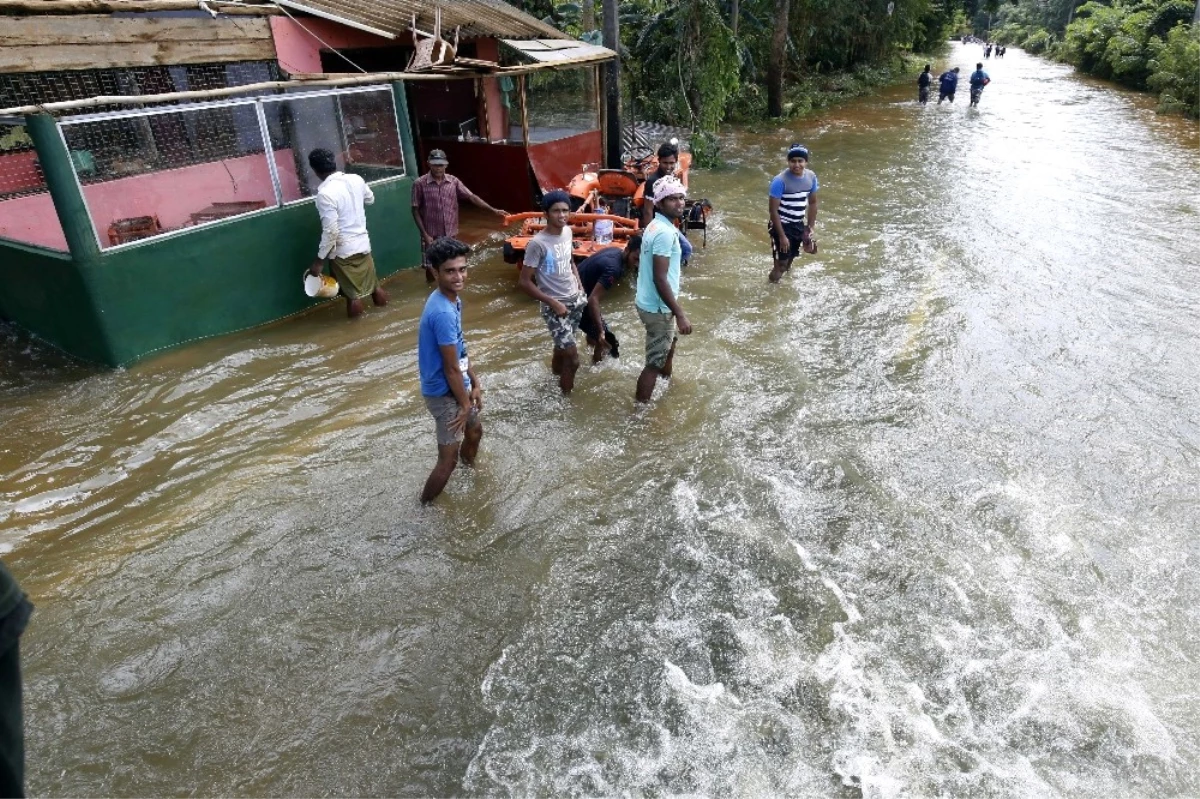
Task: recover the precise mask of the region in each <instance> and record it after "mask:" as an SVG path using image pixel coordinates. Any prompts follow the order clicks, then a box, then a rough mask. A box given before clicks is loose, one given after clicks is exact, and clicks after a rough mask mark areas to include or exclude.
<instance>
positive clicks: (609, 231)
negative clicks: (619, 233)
mask: <svg viewBox="0 0 1200 799" xmlns="http://www.w3.org/2000/svg"><path fill="white" fill-rule="evenodd" d="M592 238H593V239H595V241H596V243H597V244H609V243H611V242H612V240H613V223H612V220H611V219H597V220H596V227H595V229H594V230H593V235H592Z"/></svg>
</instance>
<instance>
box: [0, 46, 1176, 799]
mask: <svg viewBox="0 0 1200 799" xmlns="http://www.w3.org/2000/svg"><path fill="white" fill-rule="evenodd" d="M979 53H980V48H978V47H969V48H958V49H956V50H955V51H954V54H955V55H954V58H953V59H952V60H951V61H950V62H949V63H950V64H959V65H961V66H962V67H963V68H964V81H963V85H964V88H963V91H961V92H960V93H959V97H958V102H956V103H955V104H954V106H952V107H947V106H942V107H940V108H939V107H935V106H933V105H932V104H931V105H930V106H929V107H927V108H921V107H919V106H918V105H917V104H916V103H915V102H913V99H914V96H915V93H916V90H915V85H914V86H913V87H911V88H910V87H908V86H904V87H899V88H897V89H895V90H891V91H886V92H883V93H882V94H880V95H879V96H876V97H873V98H870V99H866V100H863V101H859V102H855V103H852V104H850V105H848V106H846V107H843V108H840V109H837V110H834V111H830V112H827V113H825V114H823V115H819V116H816V117H812V118H809V119H805V120H802V121H800V122H796V123H792V124H790V125H788V126H780V127H773V126H763V127H762V128H761V129H758V130H754V131H750V130H733V131H729V132H728V136H727V137H726V140H725V141H726V149H725V155H726V157H727V158H728V160H729V167H728V168H727V169H725V170H722V171H707V172H702V171H698V172H696V173H694V174H693V177H692V187H693V190H694V193H695V194H699V195H702V196H707V197H708V198H710V199H711V201H712V202H713V204H714V205H715V206H716V209H717V211H716V214H715V217H714V225H713V227H712V229H711V230H710V231H709V238H708V243H707V247H706V248H705V249H704V250H702V251H700V253H699V254H698V255H697V257H696V258H695V262H694V264H693V266H692V267H691V268H690V271H688V272H687V273H686V274H685V277H684V291H683V297H682V301H683V304H684V306H685V308H686V309H687V311H688V312H689V316H690V317H691V320H692V322H693V324H694V325H695V329H696V332H695V334H694V335H692V336H691V337H690V338H686V339H684V340H683V341H682V342H681V345H680V352H679V356H678V358H677V360H676V366H675V372H676V375H675V378H674V380H672V381H671V383H670V385H669V387H668V388H666V390H661V389H660V391H659V392H658V393H657V394H656V399H655V401H654V402H653V403H652V404H651V405H650V406H648V407H646V408H643V409H641V410H638V409H635V407H634V403H633V389H634V381H635V378H636V375H637V373H638V371H639V370H640V367H641V363H642V361H641V348H642V340H643V339H642V331H641V328H640V325H639V323H638V320H637V316H636V314H635V312H634V308H633V291H632V288H631V287H629V286H623V287H620V288H618V289H617V290H616V291H615V292H614V293H612V294H611V295H610V297H609V299H608V303H607V306H606V310H607V312H608V314H609V318H610V322H611V323H612V325H613V327H614V329H615V330H616V332H617V333H618V335H620V336H621V337H622V340H623V351H622V357H621V359H620V360H619V361H618V362H608V363H605V364H603V365H602V366H600V367H591V366H586V367H585V368H583V369H582V370H581V371H580V374H579V377H578V380H577V388H576V391H575V393H574V395H573V396H572V397H571V398H570V399H569V400H564V399H563V398H562V397H560V396H559V394H558V390H557V386H556V383H555V381H554V378H553V377H552V376H551V375H550V372H549V368H548V362H549V352H550V345H549V339H548V337H547V336H546V334H545V332H544V329H543V327H542V323H541V321H540V318H539V316H538V313H537V310H536V307H535V306H534V304H533V303H532V302H531V301H529V300H528V299H526V298H524V297H523V295H520V294H518V292H517V291H516V289H515V273H514V271H513V268H512V267H509V266H507V265H505V264H504V263H503V262H502V261H501V258H500V246H499V239H498V238H493V239H491V240H490V241H489V242H488V243H487V244H486V246H484V247H483V248H482V249H481V251H480V252H479V254H478V255H477V256H476V257H475V258H474V259H473V265H474V269H473V271H472V274H471V276H470V278H469V283H468V289H467V292H466V294H465V295H464V302H465V309H466V310H465V315H464V321H465V326H466V328H467V338H468V342H469V344H470V345H471V348H472V356H473V358H472V360H473V362H474V363H475V364H476V368H477V370H478V372H479V374H480V376H481V378H482V381H483V383H484V387H485V389H486V391H487V393H486V395H485V401H486V407H485V415H484V419H485V429H486V433H485V436H484V440H483V446H482V450H481V455H480V461H479V465H478V468H477V469H476V470H474V471H473V472H469V471H461V470H460V472H458V473H456V474H455V476H454V477H453V478H452V480H451V483H450V487H449V489H448V491H447V493H446V494H445V495H444V496H443V497H442V498H441V499H439V500H438V502H437V503H436V504H435V505H433V506H431V507H428V508H423V507H421V506H420V505H419V504H418V502H417V499H416V498H417V495H418V493H419V491H420V488H421V485H422V484H423V482H424V480H425V477H426V475H427V474H428V472H429V469H430V468H431V467H432V465H433V462H434V457H435V446H434V440H433V425H432V421H431V419H430V418H429V417H428V414H427V411H426V410H425V407H424V405H423V403H422V402H421V398H420V394H419V388H418V382H417V378H416V350H415V345H416V328H417V319H418V316H419V312H420V308H421V305H422V303H423V301H424V297H425V296H426V293H427V289H426V287H425V283H424V280H423V278H422V277H421V276H420V275H417V274H412V273H406V274H403V275H401V276H400V277H398V278H397V279H395V280H393V281H391V282H389V284H388V286H389V288H390V290H391V293H392V296H393V302H392V304H390V305H389V306H387V307H386V308H384V309H371V310H370V311H369V312H368V314H367V316H366V318H364V319H361V320H358V321H355V322H348V321H347V320H345V319H344V317H343V311H342V308H341V306H340V305H337V304H331V305H328V306H325V307H323V308H321V309H319V310H317V311H316V312H314V313H311V314H309V315H307V316H305V317H302V318H299V319H293V320H289V321H286V322H283V323H281V324H277V325H274V326H272V327H269V328H265V329H261V330H255V331H250V332H247V333H243V334H238V335H234V336H229V337H225V338H221V339H219V340H215V341H209V342H204V343H200V344H198V345H195V346H191V347H189V348H186V349H183V350H179V351H175V352H171V353H167V354H165V355H162V356H160V357H156V358H154V359H152V360H150V361H148V362H146V363H142V364H139V365H137V366H134V367H132V368H129V369H126V370H119V371H101V370H97V369H92V368H89V367H81V366H78V365H75V364H73V363H71V362H69V361H67V360H66V359H64V358H63V357H62V356H60V355H57V354H56V353H55V352H53V351H52V350H50V349H48V348H45V347H43V346H41V345H39V344H37V343H36V342H31V341H30V340H28V338H26V337H24V336H22V335H19V334H14V333H11V332H9V333H7V334H5V335H6V336H7V337H6V339H5V345H4V348H3V357H2V364H0V376H2V377H3V381H2V382H0V423H2V424H3V429H4V438H3V446H2V447H0V542H3V545H4V546H5V547H6V548H7V549H8V550H9V551H8V552H7V554H6V555H5V556H4V557H5V560H6V562H8V563H9V565H10V566H11V567H12V569H13V571H14V572H15V573H16V574H17V575H18V577H19V578H20V579H21V581H22V583H23V585H24V587H25V589H26V590H27V591H28V592H29V593H30V594H31V595H32V597H33V598H34V601H35V603H36V604H37V611H36V613H35V615H34V619H33V622H32V624H31V626H30V628H29V630H28V632H27V633H26V635H25V637H24V639H23V652H24V659H25V668H26V691H27V694H26V712H27V728H28V732H27V748H28V789H29V791H30V793H31V794H36V795H45V796H82V795H89V796H94V795H111V796H154V795H199V796H216V795H245V796H282V795H308V796H317V795H392V796H422V795H432V796H447V795H496V796H505V795H513V796H568V795H597V796H668V795H679V794H693V795H700V796H714V797H715V796H737V797H760V796H795V797H858V796H863V797H872V798H873V797H932V796H945V797H966V796H970V797H1021V798H1025V797H1054V796H1061V797H1073V798H1081V797H1096V798H1097V799H1099V798H1104V799H1109V798H1110V797H1118V796H1119V797H1185V796H1197V795H1200V776H1198V774H1200V697H1198V696H1197V688H1196V686H1197V685H1200V665H1198V663H1200V638H1198V637H1197V634H1196V631H1197V629H1200V578H1198V577H1197V574H1198V571H1197V569H1198V566H1200V563H1198V560H1200V533H1198V532H1197V527H1198V524H1197V523H1198V520H1200V426H1198V420H1197V408H1200V388H1198V386H1200V366H1198V359H1197V352H1200V341H1198V339H1200V334H1198V332H1197V331H1200V270H1198V267H1200V177H1198V176H1200V149H1198V143H1197V128H1196V126H1195V124H1194V123H1187V122H1184V121H1182V120H1179V119H1175V118H1167V117H1159V116H1156V115H1155V114H1154V112H1153V103H1152V101H1151V100H1149V99H1148V98H1146V97H1143V96H1138V95H1133V94H1129V93H1125V92H1122V91H1120V90H1117V89H1114V88H1113V87H1111V86H1107V85H1103V84H1099V83H1095V82H1089V81H1087V80H1084V79H1081V78H1079V77H1077V76H1074V75H1073V74H1072V73H1071V72H1070V70H1068V69H1066V68H1064V67H1061V66H1057V65H1051V64H1048V63H1046V62H1042V61H1038V60H1035V59H1032V58H1030V57H1026V56H1025V55H1023V54H1022V53H1020V52H1017V51H1013V52H1011V53H1009V54H1008V55H1007V56H1006V58H1005V59H1003V60H999V61H998V60H996V59H993V60H992V61H990V62H989V63H988V65H987V66H988V70H989V72H990V74H991V76H992V79H993V80H992V84H991V86H990V87H989V88H988V89H987V91H986V92H985V93H984V98H983V102H982V107H981V108H980V109H979V110H977V111H975V110H968V109H967V108H966V95H967V92H966V89H965V75H966V73H968V72H970V70H971V69H972V68H973V63H974V62H975V61H976V60H977V59H978V54H979ZM935 66H941V65H935ZM936 71H937V70H936V69H935V72H936ZM914 80H915V76H914ZM792 140H800V141H803V142H804V143H806V144H808V145H809V146H810V147H811V148H812V151H813V162H812V166H813V168H814V169H815V170H816V172H817V174H818V176H819V177H820V181H821V192H820V196H821V206H820V225H819V227H818V230H817V233H818V238H819V241H820V246H821V250H820V254H819V255H817V256H815V257H805V258H804V259H803V261H802V262H799V263H798V264H797V265H796V267H795V268H794V269H793V270H792V273H791V274H790V275H789V276H788V277H786V278H785V279H784V282H783V283H782V284H781V285H779V286H770V285H768V284H767V281H766V275H767V272H768V270H769V268H770V263H769V250H768V247H767V242H766V239H765V234H764V231H763V228H764V224H765V217H766V188H767V182H768V180H769V178H770V176H771V175H773V174H774V173H775V172H776V171H778V170H779V169H781V168H782V154H783V151H784V148H785V147H786V145H787V144H788V143H789V142H790V141H792ZM463 177H464V178H465V179H466V180H467V182H468V184H469V183H470V176H469V175H464V176H463ZM302 267H303V265H302V264H301V265H297V273H299V272H300V270H301V269H302ZM296 282H297V286H296V289H297V291H299V290H300V285H299V283H300V281H299V278H297V281H296Z"/></svg>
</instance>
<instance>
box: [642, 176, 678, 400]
mask: <svg viewBox="0 0 1200 799" xmlns="http://www.w3.org/2000/svg"><path fill="white" fill-rule="evenodd" d="M686 196H687V190H686V189H685V188H684V187H683V184H682V183H680V182H679V179H678V178H676V177H674V176H673V175H667V176H666V177H662V178H659V179H658V182H657V183H655V184H654V209H655V211H654V219H653V220H652V221H651V222H650V225H649V226H648V227H647V228H646V229H645V231H644V232H643V233H642V253H641V256H640V258H639V259H638V281H637V297H636V298H635V299H634V304H635V305H636V306H637V312H638V317H639V318H640V319H641V320H642V325H643V326H645V328H646V365H645V367H643V368H642V372H641V374H640V375H638V381H637V392H636V394H635V396H636V398H637V401H638V402H649V401H650V395H651V394H653V393H654V384H655V383H656V382H658V378H659V377H663V378H670V377H671V365H672V363H673V362H674V359H675V331H674V330H673V329H672V324H671V321H672V320H674V321H675V326H677V327H678V328H679V334H680V335H682V336H686V335H688V334H689V333H691V332H692V323H691V322H689V321H688V318H687V314H685V313H684V312H683V308H682V307H680V305H679V301H678V300H677V299H676V297H677V296H678V294H679V271H680V261H681V260H682V259H683V247H682V246H680V244H679V233H678V232H677V231H676V228H675V220H676V219H678V218H679V216H680V215H681V214H682V213H683V201H684V198H685V197H686Z"/></svg>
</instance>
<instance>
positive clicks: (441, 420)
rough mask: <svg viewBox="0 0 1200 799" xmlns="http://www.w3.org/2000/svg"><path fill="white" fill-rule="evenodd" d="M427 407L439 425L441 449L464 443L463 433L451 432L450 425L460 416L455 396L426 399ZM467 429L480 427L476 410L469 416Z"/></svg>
mask: <svg viewBox="0 0 1200 799" xmlns="http://www.w3.org/2000/svg"><path fill="white" fill-rule="evenodd" d="M425 407H426V408H428V409H429V412H430V413H431V414H433V420H434V421H435V422H436V423H437V442H438V446H439V447H448V446H450V445H451V444H457V443H459V442H460V441H462V439H463V434H462V433H452V432H451V431H450V423H451V422H453V421H454V419H455V417H457V416H458V400H456V399H455V398H454V395H453V394H447V395H446V396H444V397H425ZM467 427H479V411H477V410H475V409H474V408H472V409H471V413H470V415H469V416H467Z"/></svg>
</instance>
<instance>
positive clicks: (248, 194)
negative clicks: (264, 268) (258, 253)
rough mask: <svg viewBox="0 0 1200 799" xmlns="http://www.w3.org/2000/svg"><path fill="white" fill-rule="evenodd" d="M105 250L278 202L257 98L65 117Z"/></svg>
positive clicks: (71, 147) (73, 158)
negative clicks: (84, 117)
mask: <svg viewBox="0 0 1200 799" xmlns="http://www.w3.org/2000/svg"><path fill="white" fill-rule="evenodd" d="M62 131H63V139H64V140H65V141H66V144H67V149H68V151H70V153H71V162H72V164H73V165H74V167H75V174H76V176H77V177H78V178H79V181H80V183H81V185H82V186H83V196H84V199H85V200H86V201H87V205H88V210H89V212H90V213H91V216H92V222H93V224H94V225H95V228H96V233H97V236H98V238H99V240H100V245H101V246H102V247H109V246H115V245H118V244H126V243H128V242H130V241H136V240H138V239H142V238H148V237H149V236H153V235H157V234H159V233H164V232H167V231H171V230H176V229H179V228H185V227H190V226H193V225H198V224H202V223H204V222H212V221H215V220H217V219H223V218H226V217H231V216H237V215H239V214H244V213H250V212H252V211H256V210H260V209H262V208H266V207H268V206H270V205H274V204H275V203H276V196H275V187H274V180H273V178H272V174H271V168H270V166H269V163H268V161H267V159H266V158H265V157H264V153H265V148H264V147H263V136H262V131H261V129H260V127H259V121H258V112H257V110H256V105H255V103H254V101H240V102H236V103H232V104H219V105H209V106H205V107H200V108H196V109H190V108H186V107H185V108H183V109H182V110H178V111H135V112H125V113H123V114H121V115H114V116H112V117H108V118H101V119H95V120H89V121H82V120H80V121H75V120H65V121H64V122H63V123H62Z"/></svg>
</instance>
